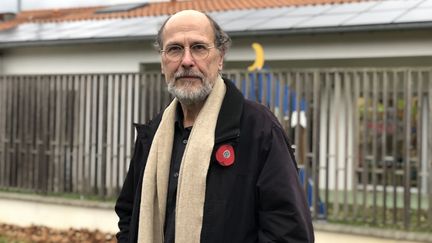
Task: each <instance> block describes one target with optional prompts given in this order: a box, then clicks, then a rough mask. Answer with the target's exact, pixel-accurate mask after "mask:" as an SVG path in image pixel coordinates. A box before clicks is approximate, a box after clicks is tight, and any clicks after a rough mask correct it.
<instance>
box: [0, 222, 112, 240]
mask: <svg viewBox="0 0 432 243" xmlns="http://www.w3.org/2000/svg"><path fill="white" fill-rule="evenodd" d="M0 236H3V237H5V238H7V239H8V240H10V242H23V243H24V242H25V243H42V242H43V243H57V242H58V243H74V242H76V243H78V242H80V243H102V242H104V243H115V242H117V241H116V239H115V236H114V235H113V234H107V233H103V232H100V231H98V230H93V231H90V230H86V229H69V230H58V229H51V228H47V227H43V226H30V227H18V226H14V225H7V224H0Z"/></svg>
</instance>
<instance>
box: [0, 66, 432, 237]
mask: <svg viewBox="0 0 432 243" xmlns="http://www.w3.org/2000/svg"><path fill="white" fill-rule="evenodd" d="M225 73H226V77H228V78H230V79H231V80H232V81H233V82H234V83H235V84H236V86H237V87H238V88H239V89H240V90H241V91H242V92H243V93H244V95H245V97H246V98H247V99H252V100H256V101H257V102H259V103H261V104H263V105H265V106H268V107H269V109H270V110H271V111H272V112H273V113H274V114H275V116H276V117H277V118H278V119H279V121H280V123H281V124H282V126H283V128H284V129H285V131H286V132H287V135H288V137H289V139H290V140H291V142H292V143H293V145H294V147H295V156H296V159H297V162H298V164H299V167H300V169H301V171H302V173H303V177H302V183H303V186H304V189H305V192H306V195H307V198H308V202H309V203H310V207H311V210H312V213H313V217H314V219H318V218H321V219H322V218H323V219H327V220H330V221H331V220H335V221H342V222H346V221H355V222H365V223H371V224H374V225H391V226H392V227H399V228H405V229H411V228H413V227H416V228H425V229H430V225H432V207H431V205H432V176H431V175H430V174H431V173H432V135H431V134H432V132H431V131H432V115H431V114H432V98H431V95H432V80H431V79H432V70H431V69H430V68H422V69H417V68H393V69H372V68H356V69H296V70H291V69H281V70H261V71H257V72H245V71H244V70H227V71H226V72H225ZM168 102H170V95H169V94H168V93H167V92H166V88H165V82H164V81H163V76H162V75H161V74H159V73H141V74H137V73H122V74H77V75H36V76H31V75H23V76H19V75H17V76H0V188H3V189H8V190H10V189H16V190H26V191H35V192H38V193H65V192H71V193H78V194H82V195H100V196H102V197H114V196H116V195H117V193H118V191H119V189H120V187H121V185H122V183H123V180H124V176H125V174H126V172H127V169H128V166H129V161H130V159H131V155H132V149H133V144H134V137H135V136H134V129H133V126H132V124H133V123H134V122H139V123H145V122H147V121H148V120H150V119H151V118H152V117H153V116H154V115H155V114H157V113H158V112H159V111H160V110H161V109H163V108H164V107H165V106H166V105H167V104H168Z"/></svg>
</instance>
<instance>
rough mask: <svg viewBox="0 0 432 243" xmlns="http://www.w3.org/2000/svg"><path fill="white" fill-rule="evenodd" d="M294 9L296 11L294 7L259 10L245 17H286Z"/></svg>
mask: <svg viewBox="0 0 432 243" xmlns="http://www.w3.org/2000/svg"><path fill="white" fill-rule="evenodd" d="M294 9H295V8H294V7H282V8H266V9H257V10H255V11H253V12H251V13H249V14H248V15H246V16H243V17H244V18H247V19H256V18H274V17H278V16H281V15H285V14H287V13H289V12H290V11H293V10H294Z"/></svg>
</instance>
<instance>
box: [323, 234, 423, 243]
mask: <svg viewBox="0 0 432 243" xmlns="http://www.w3.org/2000/svg"><path fill="white" fill-rule="evenodd" d="M418 242H419V241H404V240H402V241H401V240H395V239H383V238H378V237H368V236H361V235H353V234H341V233H333V232H325V231H315V243H418Z"/></svg>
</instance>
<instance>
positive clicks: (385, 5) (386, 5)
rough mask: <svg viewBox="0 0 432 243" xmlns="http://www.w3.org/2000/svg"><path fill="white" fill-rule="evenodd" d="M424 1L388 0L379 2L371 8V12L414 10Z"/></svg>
mask: <svg viewBox="0 0 432 243" xmlns="http://www.w3.org/2000/svg"><path fill="white" fill-rule="evenodd" d="M421 1H423V0H387V1H379V2H378V4H377V5H375V6H374V7H373V8H371V9H370V10H371V11H390V10H397V9H406V10H408V9H409V8H412V7H414V6H416V5H418V4H419V3H420V2H421Z"/></svg>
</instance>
